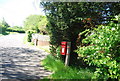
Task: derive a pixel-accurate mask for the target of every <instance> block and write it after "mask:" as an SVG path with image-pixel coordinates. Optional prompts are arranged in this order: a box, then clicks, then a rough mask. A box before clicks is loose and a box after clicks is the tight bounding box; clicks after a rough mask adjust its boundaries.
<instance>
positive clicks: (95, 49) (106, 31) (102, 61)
mask: <svg viewBox="0 0 120 81" xmlns="http://www.w3.org/2000/svg"><path fill="white" fill-rule="evenodd" d="M82 42H83V43H84V44H87V46H80V47H79V48H78V49H77V50H76V52H77V53H78V54H79V55H80V56H81V57H83V60H84V61H85V62H87V63H88V64H89V66H91V65H93V66H96V67H97V68H96V71H95V72H94V77H93V78H101V79H103V78H104V79H107V78H119V77H120V27H119V26H118V25H117V24H114V23H110V24H109V25H108V26H103V25H101V26H99V27H98V28H94V30H93V31H91V35H89V36H87V37H86V38H85V39H84V40H83V41H82Z"/></svg>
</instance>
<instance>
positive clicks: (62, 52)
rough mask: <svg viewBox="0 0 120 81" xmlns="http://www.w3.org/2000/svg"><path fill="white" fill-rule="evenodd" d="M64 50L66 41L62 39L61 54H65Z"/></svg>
mask: <svg viewBox="0 0 120 81" xmlns="http://www.w3.org/2000/svg"><path fill="white" fill-rule="evenodd" d="M66 52H67V42H66V41H63V42H61V51H60V53H61V55H66Z"/></svg>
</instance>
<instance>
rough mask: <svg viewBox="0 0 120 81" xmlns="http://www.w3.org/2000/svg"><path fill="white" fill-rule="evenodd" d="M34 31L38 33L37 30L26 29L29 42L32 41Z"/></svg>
mask: <svg viewBox="0 0 120 81" xmlns="http://www.w3.org/2000/svg"><path fill="white" fill-rule="evenodd" d="M33 33H36V31H34V30H28V31H26V35H27V41H28V42H31V39H32V34H33Z"/></svg>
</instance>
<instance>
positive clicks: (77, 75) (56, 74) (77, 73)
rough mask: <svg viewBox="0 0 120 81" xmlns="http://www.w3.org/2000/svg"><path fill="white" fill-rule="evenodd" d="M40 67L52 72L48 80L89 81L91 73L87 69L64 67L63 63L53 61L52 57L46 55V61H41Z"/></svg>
mask: <svg viewBox="0 0 120 81" xmlns="http://www.w3.org/2000/svg"><path fill="white" fill-rule="evenodd" d="M42 65H43V66H44V67H45V68H46V69H48V70H49V71H52V72H53V74H52V75H50V79H91V78H92V77H93V72H91V71H90V70H89V69H82V68H80V69H76V68H72V67H68V66H64V63H63V62H62V61H60V60H57V59H55V58H54V57H53V56H51V55H48V56H47V58H46V59H44V60H43V61H42Z"/></svg>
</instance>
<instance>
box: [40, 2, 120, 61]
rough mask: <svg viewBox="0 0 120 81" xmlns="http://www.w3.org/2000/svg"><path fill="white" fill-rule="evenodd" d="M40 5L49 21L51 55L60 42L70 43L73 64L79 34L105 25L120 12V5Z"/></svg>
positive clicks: (49, 3) (72, 3)
mask: <svg viewBox="0 0 120 81" xmlns="http://www.w3.org/2000/svg"><path fill="white" fill-rule="evenodd" d="M41 5H42V6H43V7H44V10H45V13H46V16H47V19H48V21H49V22H48V25H47V29H48V30H49V34H50V43H51V45H52V46H51V50H52V53H54V54H56V48H57V47H58V46H59V45H60V42H61V41H71V44H72V46H71V47H72V48H71V62H73V63H75V61H73V58H76V57H77V54H75V53H74V51H73V50H75V49H76V48H77V47H76V46H77V45H76V40H77V38H78V34H79V32H82V31H84V30H86V29H91V28H93V27H95V26H96V25H99V24H102V23H105V22H103V21H104V20H105V21H107V20H110V19H111V16H114V15H116V14H118V13H119V12H120V11H119V10H118V9H119V8H120V6H119V5H120V3H96V2H95V3H94V2H92V3H91V2H90V3H89V2H65V3H64V2H42V3H41ZM117 10H118V11H117ZM106 16H107V17H106ZM104 17H106V18H104Z"/></svg>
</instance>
